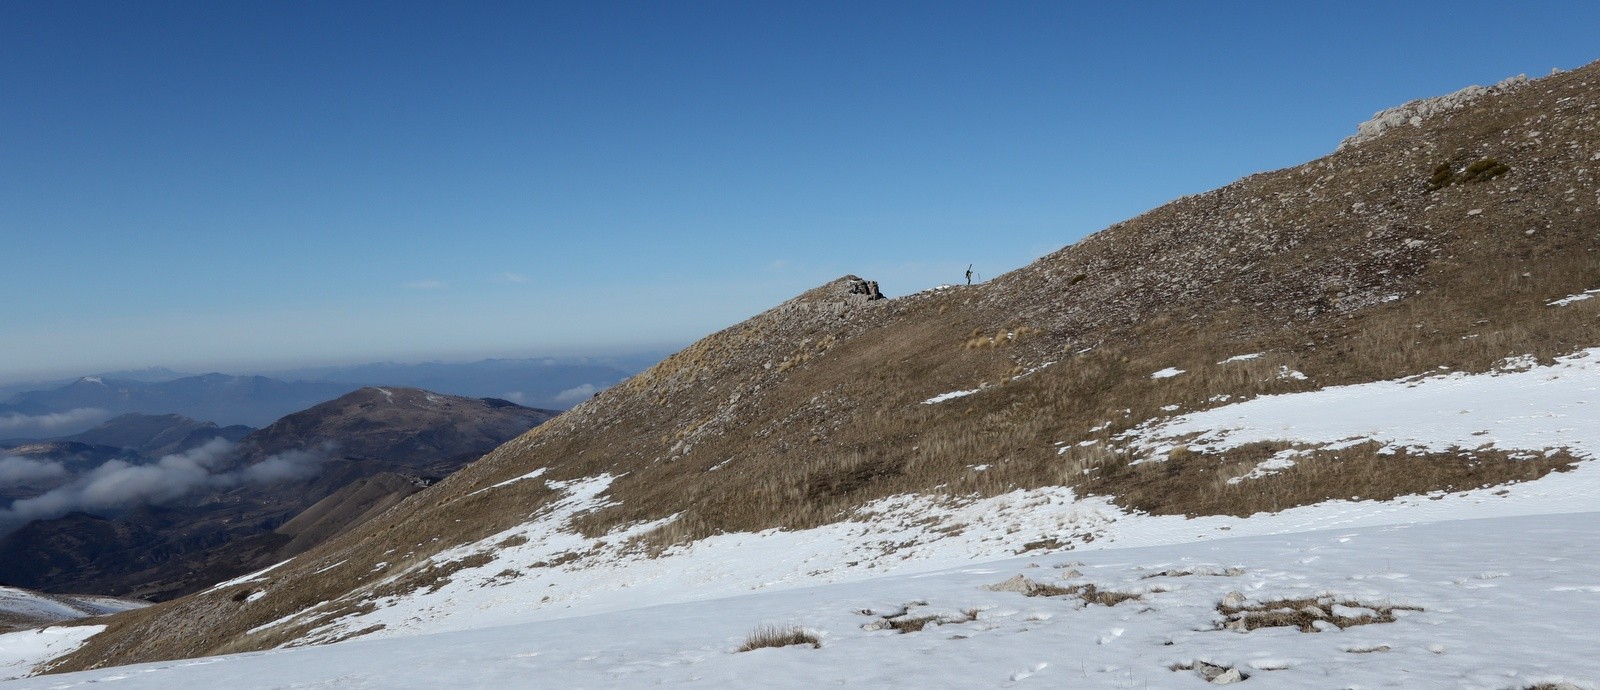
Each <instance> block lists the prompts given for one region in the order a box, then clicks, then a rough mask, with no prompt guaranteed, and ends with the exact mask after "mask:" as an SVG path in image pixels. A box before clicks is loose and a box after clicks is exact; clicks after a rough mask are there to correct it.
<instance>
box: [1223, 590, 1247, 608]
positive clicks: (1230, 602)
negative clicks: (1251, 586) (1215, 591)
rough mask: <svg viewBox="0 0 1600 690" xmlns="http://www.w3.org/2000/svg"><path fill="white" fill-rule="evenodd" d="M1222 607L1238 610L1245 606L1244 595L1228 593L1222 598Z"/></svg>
mask: <svg viewBox="0 0 1600 690" xmlns="http://www.w3.org/2000/svg"><path fill="white" fill-rule="evenodd" d="M1222 605H1223V606H1226V607H1228V608H1230V609H1236V608H1239V607H1240V606H1244V593H1243V592H1228V593H1227V594H1226V595H1224V596H1223V597H1222Z"/></svg>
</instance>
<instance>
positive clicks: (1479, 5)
mask: <svg viewBox="0 0 1600 690" xmlns="http://www.w3.org/2000/svg"><path fill="white" fill-rule="evenodd" d="M1597 23H1600V5H1596V4H1592V3H1588V4H1585V3H1563V4H1554V3H1550V4H1538V5H1525V6H1524V5H1518V6H1507V5H1503V4H1495V3H1488V2H1474V1H1459V2H1452V3H1449V4H1443V3H1441V4H1419V3H1410V4H1404V5H1393V4H1382V5H1379V4H1372V5H1369V6H1364V5H1361V4H1359V3H1357V4H1354V5H1352V4H1349V3H1341V4H1339V5H1334V6H1311V5H1305V4H1299V3H1287V4H1286V3H1264V2H1253V3H1230V4H1227V5H1210V4H1191V3H1155V2H1151V3H1119V4H1115V5H1071V4H1066V3H1053V4H1052V3H1040V4H1018V5H992V4H977V3H972V4H964V3H953V2H935V3H918V4H915V5H907V4H897V3H871V2H869V3H809V4H805V5H796V6H777V5H745V4H738V3H715V2H705V3H648V2H639V3H628V2H624V3H607V4H603V5H584V4H577V5H547V4H535V3H528V4H501V5H482V4H473V5H468V6H443V5H438V4H435V3H423V2H391V3H370V4H363V3H334V4H248V3H247V4H237V3H220V4H219V3H192V2H148V3H145V2H141V3H116V2H105V1H100V2H95V1H90V2H81V3H72V4H69V5H63V4H59V3H10V4H6V5H4V6H0V93H5V94H6V98H5V100H4V104H3V105H0V126H3V127H4V130H5V131H6V132H7V136H6V137H4V138H0V161H4V163H3V164H0V255H4V256H6V257H7V259H8V263H7V269H6V270H5V271H3V272H0V289H3V290H4V292H5V294H6V295H8V297H9V299H7V300H3V301H0V323H3V324H5V327H4V328H3V329H0V382H4V381H16V380H30V379H37V378H40V377H50V376H72V375H81V374H83V373H89V372H95V371H104V370H117V369H130V368H142V367H147V366H152V365H154V366H166V367H170V368H173V369H203V370H218V371H242V370H248V369H262V368H272V367H277V368H294V367H298V366H312V365H320V364H327V363H339V362H343V363H359V362H371V361H383V360H399V361H419V360H429V359H438V358H453V359H469V360H470V359H479V358H484V357H493V356H510V357H516V356H525V355H532V356H542V355H544V354H560V353H584V352H596V351H601V350H609V351H626V350H639V349H651V348H655V347H659V344H663V343H666V344H686V343H689V342H692V341H694V340H696V339H698V338H700V337H702V336H704V335H706V334H709V333H711V332H714V331H716V330H718V329H721V328H724V327H727V326H730V325H733V324H735V323H738V322H740V321H742V320H744V319H746V318H748V317H749V316H752V315H754V314H756V313H759V312H761V311H763V310H765V309H767V308H770V307H772V306H774V305H776V304H778V303H780V302H782V301H784V300H786V299H788V298H790V297H792V296H794V295H796V294H799V293H800V292H802V291H804V290H807V289H809V288H812V287H815V286H817V285H820V284H822V283H825V282H827V281H829V280H832V279H834V278H837V277H838V276H841V275H844V274H856V275H860V276H863V277H866V278H870V279H873V280H876V281H878V282H879V283H880V285H881V286H882V289H883V291H884V292H885V293H886V294H888V295H891V296H895V295H903V294H907V293H911V292H915V291H918V290H922V289H926V288H929V287H933V286H936V285H939V284H941V283H956V282H960V281H961V280H962V279H963V274H964V271H965V270H966V268H967V266H968V265H972V266H973V270H975V271H977V273H978V274H979V277H980V278H983V279H989V278H993V277H995V276H998V275H1000V274H1002V273H1004V272H1006V271H1009V270H1012V269H1016V268H1019V267H1021V266H1023V265H1025V264H1027V263H1029V262H1030V261H1032V260H1034V259H1036V258H1038V257H1040V256H1042V255H1044V254H1046V253H1049V252H1052V251H1054V250H1056V249H1059V248H1061V247H1062V246H1065V245H1068V244H1071V243H1073V242H1075V241H1077V240H1079V239H1081V238H1082V237H1084V236H1085V235H1087V234H1088V233H1091V232H1094V231H1097V230H1100V229H1102V228H1104V227H1107V226H1109V225H1111V224H1113V223H1116V222H1119V221H1122V220H1125V219H1127V218H1130V217H1133V216H1135V215H1137V214H1139V213H1142V212H1144V211H1147V210H1149V209H1151V208H1154V207H1157V206H1159V205H1160V204H1162V203H1165V202H1167V201H1170V200H1172V199H1175V198H1178V197H1181V196H1184V195H1187V194H1194V193H1199V192H1204V191H1207V190H1210V189H1214V188H1216V187H1219V186H1222V185H1225V184H1227V183H1229V182H1232V181H1234V180H1237V179H1239V178H1241V177H1244V176H1247V175H1250V174H1254V173H1258V172H1262V171H1265V170H1271V169H1276V168H1281V167H1285V166H1290V165H1296V164H1299V163H1302V162H1305V161H1307V160H1311V159H1315V158H1317V157H1320V156H1322V155H1325V154H1327V153H1329V152H1331V151H1333V149H1334V147H1335V146H1337V145H1338V143H1339V141H1340V140H1342V139H1343V138H1344V137H1346V136H1349V135H1350V134H1352V133H1354V132H1355V129H1356V126H1357V124H1359V123H1360V122H1362V121H1364V120H1366V119H1367V118H1368V117H1370V116H1371V114H1372V113H1373V112H1374V111H1377V110H1381V109H1384V108H1389V107H1393V106H1396V105H1399V104H1401V103H1404V102H1406V101H1409V100H1413V99H1416V98H1422V97H1428V96H1434V95H1438V94H1443V93H1448V92H1451V91H1455V90H1457V89H1460V88H1462V87H1465V86H1468V85H1470V84H1489V83H1493V82H1496V81H1499V80H1501V79H1504V78H1506V77H1510V76H1513V75H1516V74H1521V73H1526V74H1528V75H1529V76H1542V75H1544V74H1547V73H1548V72H1549V71H1550V70H1551V69H1552V68H1562V69H1570V68H1574V67H1578V66H1581V65H1583V64H1586V63H1588V62H1590V61H1592V60H1594V59H1596V58H1597V57H1600V53H1596V52H1595V48H1594V42H1593V40H1592V38H1591V37H1590V36H1589V34H1590V32H1591V29H1590V27H1592V26H1594V25H1595V24H1597ZM1491 39H1492V40H1491ZM1478 40H1483V41H1488V43H1487V45H1490V46H1492V49H1483V50H1479V49H1467V48H1462V49H1452V48H1449V46H1474V45H1478V44H1477V43H1476V41H1478ZM1441 55H1448V58H1447V59H1444V58H1441Z"/></svg>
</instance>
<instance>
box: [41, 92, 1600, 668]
mask: <svg viewBox="0 0 1600 690" xmlns="http://www.w3.org/2000/svg"><path fill="white" fill-rule="evenodd" d="M1427 110H1429V111H1433V112H1430V113H1429V114H1428V115H1427V116H1426V117H1424V118H1422V119H1421V121H1420V123H1419V124H1415V125H1413V124H1409V123H1402V124H1400V125H1399V126H1396V127H1392V128H1390V129H1389V130H1388V131H1385V132H1383V133H1381V134H1379V135H1377V136H1374V137H1371V138H1369V139H1368V140H1366V141H1362V142H1358V143H1352V144H1350V145H1348V146H1345V147H1342V148H1341V149H1340V150H1339V151H1337V152H1335V153H1333V154H1331V155H1329V156H1327V157H1324V158H1322V159H1319V160H1316V161H1312V162H1310V163H1306V164H1304V165H1301V166H1298V167H1294V168H1289V169H1285V170H1278V171H1274V172H1270V173H1264V174H1260V175H1254V176H1251V177H1248V178H1245V179H1242V180H1240V181H1238V182H1236V183H1234V184H1231V185H1229V186H1227V187H1224V188H1222V189H1219V190H1216V191H1213V192H1209V193H1206V194H1200V195H1195V196H1191V197H1185V198H1183V199H1179V200H1177V201H1174V202H1172V203H1170V204H1168V205H1166V206H1163V207H1161V208H1158V209H1155V210H1153V211H1151V212H1149V213H1146V214H1144V215H1141V216H1139V217H1137V218H1134V219H1131V220H1129V221H1126V222H1123V223H1119V224H1117V225H1115V226H1112V227H1110V228H1107V229H1105V230H1103V231H1101V232H1099V233H1096V234H1095V235H1093V236H1091V237H1089V238H1086V239H1084V240H1083V241H1081V242H1078V243H1077V244H1074V245H1072V246H1069V247H1066V248H1064V249H1062V250H1060V251H1058V252H1056V253H1054V254H1051V255H1049V256H1046V257H1044V258H1042V259H1040V260H1039V261H1037V262H1035V263H1034V264H1032V265H1029V266H1027V267H1025V268H1022V269H1019V270H1017V271H1014V272H1012V273H1009V274H1007V275H1004V276H1001V277H1000V278H997V279H996V280H994V281H992V282H990V283H987V284H983V285H976V286H971V287H966V286H961V287H951V288H945V289H939V290H934V291H929V292H926V293H921V294H916V295H910V296H906V297H901V298H898V299H890V300H870V299H868V298H867V296H866V295H863V294H858V292H857V291H856V290H855V289H854V288H855V287H856V285H857V281H856V280H855V279H854V278H853V277H845V278H841V279H840V280H838V281H834V282H832V283H829V284H827V285H824V286H821V287H819V288H817V289H814V290H812V291H810V292H807V293H805V294H803V295H801V296H800V297H797V298H795V299H794V300H791V301H789V302H786V303H785V304H783V305H780V306H778V307H777V308H774V309H772V310H770V311H768V312H765V313H763V314H761V315H758V316H756V317H754V318H752V319H750V320H749V321H746V322H744V323H741V324H739V325H737V326H734V327H732V328H729V329H727V330H724V331H721V332H719V333H716V334H713V335H711V336H709V337H707V338H705V339H704V340H702V341H700V342H698V343H696V344H695V345H693V346H691V347H690V348H688V349H686V350H684V351H683V352H680V353H678V354H676V355H673V356H672V357H670V358H668V359H667V360H666V361H664V362H662V363H661V364H660V365H658V366H656V367H654V368H652V369H651V370H649V371H647V372H644V373H642V374H640V375H638V376H635V377H633V378H632V379H630V380H629V381H627V382H626V383H624V384H622V385H620V386H617V387H616V388H613V389H611V390H608V391H607V392H605V393H604V394H602V395H601V396H599V397H598V398H596V399H594V400H591V401H589V402H586V403H584V404H582V405H580V406H578V407H577V408H575V409H573V410H572V411H570V412H568V413H566V414H564V415H562V416H561V417H558V418H557V419H555V420H552V421H551V422H549V423H547V424H545V425H542V426H540V427H538V428H536V429H534V430H533V431H531V432H529V433H528V434H525V435H523V436H522V437H521V438H519V439H517V440H515V441H512V442H510V443H507V444H506V445H504V446H501V447H500V448H499V449H497V450H495V451H494V452H493V453H491V454H489V455H488V456H486V457H485V458H484V459H483V460H481V461H479V462H477V463H474V464H473V465H471V466H469V467H467V468H465V469H463V470H462V471H460V472H458V473H457V474H455V475H453V476H451V477H450V478H449V479H447V480H446V481H443V482H441V483H439V484H437V485H435V486H433V487H431V488H429V489H428V490H427V491H424V492H421V493H419V494H417V495H415V496H412V497H410V498H408V499H407V500H405V501H404V502H403V503H401V504H400V505H398V506H396V507H395V508H393V509H391V510H389V511H387V512H386V513H384V514H383V515H381V516H379V517H377V518H375V519H373V520H371V521H369V522H367V523H365V524H364V525H363V526H362V527H360V528H358V529H356V530H354V531H352V532H350V533H348V534H345V535H343V536H341V537H338V538H336V539H334V540H332V541H331V542H328V543H326V544H324V545H323V546H321V547H319V548H317V549H315V550H313V551H311V552H309V553H307V554H304V555H303V556H301V557H299V558H297V559H296V560H295V561H293V562H291V563H289V564H287V565H285V566H283V567H282V568H280V569H278V570H276V571H274V572H273V580H274V582H275V583H276V584H275V586H273V587H272V588H271V589H270V591H269V592H267V593H266V594H265V595H264V596H262V597H259V598H258V599H257V600H256V601H253V602H252V604H251V605H250V606H248V607H245V606H241V605H240V604H239V603H238V602H237V601H234V600H233V598H234V597H237V596H240V595H239V593H238V592H236V591H233V590H232V589H222V590H217V591H213V592H207V593H201V594H199V595H196V596H192V597H188V598H185V599H182V600H179V601H175V602H169V603H166V604H163V605H159V606H155V607H151V608H149V609H145V610H141V611H137V612H131V613H129V614H124V615H122V616H120V617H118V618H117V619H115V620H113V621H112V622H111V625H110V627H109V628H108V630H107V631H106V632H105V633H103V634H101V635H99V636H97V637H96V638H94V639H93V640H91V641H90V642H89V644H88V645H86V646H85V647H84V648H82V649H81V650H80V651H79V652H78V653H77V654H75V655H73V656H72V657H69V658H67V659H66V660H65V662H64V663H63V664H61V665H60V666H59V667H58V668H59V669H76V668H88V667H93V666H98V665H105V664H112V663H127V662H131V661H143V660H152V659H160V658H174V657H181V656H194V655H202V654H213V653H223V652H232V651H244V650H249V649H260V648H265V647H270V646H274V645H278V644H283V643H286V642H292V641H295V640H299V639H303V638H304V637H305V636H306V635H309V634H312V633H314V632H315V631H317V630H319V629H323V628H325V627H326V626H328V625H329V624H330V623H332V622H334V621H336V620H338V619H340V618H341V617H342V616H347V615H349V614H351V613H359V612H360V611H363V610H367V611H370V610H373V609H374V608H376V607H378V606H380V605H382V604H383V602H384V601H385V597H389V596H393V595H396V594H403V593H405V592H409V591H414V590H419V589H425V588H428V587H431V586H436V585H437V584H438V583H440V582H441V581H443V580H445V579H447V578H448V577H449V575H450V573H451V568H459V567H464V565H462V562H456V563H455V564H448V563H447V564H440V563H437V562H433V561H430V556H431V555H433V554H436V553H438V552H440V551H442V550H445V549H448V548H450V547H453V546H456V545H460V544H465V543H469V542H472V541H475V540H478V539H482V538H484V537H486V536H489V535H493V534H495V533H497V532H500V531H502V530H504V529H506V528H508V527H511V526H514V525H518V524H522V523H523V522H526V521H528V520H530V519H533V518H536V517H538V516H540V515H544V514H548V513H549V512H550V511H551V510H552V507H551V505H550V503H551V501H552V500H555V499H557V498H559V497H561V496H562V494H561V493H560V492H558V491H554V490H552V488H551V485H550V484H547V483H546V482H543V481H541V482H531V481H524V482H515V481H514V480H515V479H516V478H518V477H521V476H525V475H528V474H529V473H531V472H534V471H536V470H541V469H542V470H543V474H541V475H540V477H541V479H544V480H548V481H550V482H562V481H575V480H582V479H585V478H591V477H596V476H601V475H611V476H614V477H616V478H615V479H614V480H613V481H612V483H611V484H610V486H609V488H608V490H607V491H606V493H605V496H604V498H605V499H606V500H607V502H608V504H607V505H606V506H604V507H602V508H599V509H596V510H590V511H585V512H582V513H580V514H579V515H577V516H576V517H575V518H574V519H573V526H574V527H576V528H577V529H580V530H581V531H583V532H584V533H586V534H588V535H590V536H600V535H605V534H607V533H608V532H611V531H612V530H614V529H616V528H619V527H623V526H628V525H637V524H639V523H642V522H647V521H660V526H659V527H658V528H656V529H655V530H654V531H652V532H649V533H648V534H646V535H645V536H643V537H642V538H640V539H638V540H636V541H635V542H633V543H632V544H631V547H633V548H637V549H639V550H644V551H649V550H651V549H657V548H661V547H664V546H667V545H671V544H675V543H682V542H684V541H687V540H693V539H697V538H700V537H705V536H708V535H713V534H717V533H723V532H741V531H751V530H760V529H765V528H774V527H776V528H805V527H811V526H816V525H822V524H827V523H830V522H834V521H838V520H841V519H844V518H845V517H848V516H851V515H852V511H854V510H855V509H857V508H859V507H861V506H863V505H865V504H867V503H868V502H870V501H873V500H876V499H880V498H883V497H886V496H891V495H895V494H900V493H920V494H933V495H943V496H952V497H962V496H989V495H994V494H997V493H1000V492H1005V491H1008V490H1011V489H1013V488H1029V487H1040V486H1050V485H1067V486H1071V487H1074V488H1075V489H1076V490H1078V491H1079V492H1080V494H1081V493H1093V494H1100V495H1105V496H1109V497H1111V498H1112V499H1113V500H1115V501H1116V502H1118V503H1119V504H1120V505H1122V506H1124V507H1126V508H1131V509H1138V510H1144V511H1150V512H1155V513H1174V514H1206V513H1233V514H1248V513H1250V512H1254V511H1257V510H1279V509H1283V508H1286V507H1290V506H1294V505H1302V504H1306V503H1312V502H1316V501H1320V500H1324V499H1327V498H1332V497H1349V496H1351V495H1353V494H1355V495H1360V496H1362V497H1364V498H1367V499H1384V498H1389V497H1393V496H1396V495H1401V494H1408V493H1417V492H1426V491H1430V490H1434V489H1440V488H1446V487H1469V486H1470V487H1477V486H1482V485H1484V484H1486V483H1487V484H1494V483H1502V482H1508V481H1517V480H1525V479H1530V478H1534V477H1537V476H1540V475H1542V474H1543V473H1546V472H1549V471H1553V470H1559V469H1562V468H1564V467H1566V466H1567V465H1569V464H1570V463H1572V462H1576V461H1577V460H1576V459H1575V458H1573V457H1571V456H1568V455H1563V454H1560V453H1555V454H1552V455H1550V456H1548V457H1545V458H1542V459H1538V460H1515V459H1512V458H1510V457H1508V456H1506V455H1504V454H1502V453H1498V452H1496V451H1494V450H1493V449H1478V450H1476V451H1473V450H1467V451H1460V452H1448V453H1433V454H1428V453H1411V454H1407V455H1405V456H1404V457H1403V458H1402V459H1400V460H1398V461H1388V460H1386V459H1383V458H1379V457H1378V456H1377V455H1376V454H1375V450H1374V449H1373V448H1371V447H1364V446H1356V447H1352V448H1347V449H1343V450H1325V451H1324V452H1322V453H1320V454H1318V455H1317V456H1315V457H1313V458H1311V459H1309V460H1307V461H1303V462H1301V463H1299V464H1298V465H1296V466H1295V467H1294V468H1291V469H1289V470H1287V471H1284V472H1281V473H1279V474H1276V475H1273V476H1271V477H1267V478H1264V479H1261V480H1257V481H1253V482H1249V483H1240V484H1229V483H1228V482H1227V479H1229V478H1231V477H1236V476H1239V475H1240V474H1242V473H1244V472H1245V471H1248V469H1249V468H1251V467H1254V465H1255V463H1256V461H1258V460H1260V459H1261V458H1262V457H1263V456H1264V455H1269V454H1270V453H1271V452H1274V451H1275V450H1276V448H1274V447H1272V446H1271V445H1270V444H1268V445H1265V446H1263V445H1256V446H1248V447H1244V448H1237V449H1233V450H1229V451H1225V452H1218V453H1202V452H1188V451H1186V450H1185V449H1183V448H1175V449H1173V450H1172V451H1170V452H1169V453H1167V455H1166V457H1164V458H1162V459H1165V460H1166V462H1139V463H1136V462H1135V461H1136V460H1141V459H1149V458H1143V457H1141V456H1140V455H1138V453H1137V452H1136V451H1135V450H1134V449H1132V448H1128V447H1125V446H1122V445H1119V442H1118V434H1120V433H1121V432H1123V431H1125V430H1128V429H1130V428H1132V427H1134V426H1135V425H1138V424H1140V423H1142V422H1145V421H1147V420H1151V419H1156V418H1161V417H1164V416H1170V415H1172V414H1177V413H1181V412H1187V411H1192V410H1197V409H1203V408H1208V407H1213V406H1216V405H1220V404H1222V403H1223V402H1225V401H1230V400H1231V401H1237V400H1239V399H1241V398H1248V397H1252V396H1259V395H1263V394H1270V393H1280V392H1292V391H1303V390H1310V389H1314V388H1320V387H1325V386H1329V385H1336V384H1344V383H1356V382H1364V381H1374V380H1380V379H1390V378H1398V377H1404V376H1410V375H1416V374H1422V373H1426V372H1431V371H1436V370H1438V368H1440V367H1445V368H1449V369H1451V370H1456V371H1487V370H1489V369H1491V368H1492V367H1494V366H1495V365H1496V364H1497V363H1499V362H1501V361H1502V360H1504V359H1506V358H1508V357H1517V356H1522V355H1533V356H1534V357H1537V358H1543V359H1548V358H1550V357H1553V356H1555V355H1559V354H1565V353H1569V352H1572V351H1573V350H1575V349H1578V348H1580V347H1584V346H1593V345H1596V344H1600V321H1597V320H1596V318H1595V316H1596V309H1597V305H1600V300H1589V301H1581V302H1573V303H1570V304H1566V305H1564V306H1559V307H1557V306H1550V302H1552V301H1553V300H1557V299H1558V298H1562V297H1565V296H1567V295H1573V294H1576V293H1582V292H1584V291H1585V290H1589V289H1594V288H1597V287H1600V255H1597V253H1596V252H1597V250H1600V235H1597V232H1596V228H1597V227H1600V196H1597V179H1596V178H1597V176H1600V129H1597V127H1600V64H1597V65H1590V66H1588V67H1585V68H1582V69H1579V70H1575V71H1572V72H1567V73H1563V74H1559V75H1555V76H1551V77H1549V78H1545V79H1540V80H1537V81H1534V82H1531V83H1528V84H1526V85H1512V86H1508V87H1506V88H1503V89H1498V90H1494V91H1491V92H1489V93H1486V94H1483V95H1481V96H1479V97H1477V98H1475V99H1471V100H1469V101H1466V102H1464V103H1463V104H1462V105H1461V106H1460V107H1458V108H1457V107H1449V108H1428V109H1427ZM1173 155H1181V152H1174V154H1173ZM1152 164H1159V161H1153V162H1152ZM1256 353H1260V356H1259V357H1256V358H1254V359H1248V360H1235V361H1225V360H1228V359H1229V358H1231V357H1234V356H1237V355H1246V354H1256ZM1168 369H1176V370H1182V372H1183V373H1182V374H1180V375H1176V376H1172V377H1162V378H1158V377H1153V376H1152V374H1155V373H1156V372H1160V371H1163V370H1168ZM954 391H976V392H972V393H970V394H966V395H962V396H959V397H953V398H945V399H943V400H942V401H941V402H929V401H931V400H934V399H935V398H936V397H938V396H940V395H941V394H945V393H949V392H954ZM1090 440H1093V441H1096V443H1094V444H1092V445H1079V444H1080V443H1082V442H1085V441H1090ZM976 468H982V470H983V471H975V470H976ZM505 482H513V483H509V484H504V483H505ZM495 485H501V486H500V488H498V489H497V490H495V491H483V490H484V489H485V488H487V487H491V486H495ZM1353 487H1358V490H1353ZM572 557H573V558H575V559H582V558H585V557H586V556H585V554H583V553H577V552H575V553H573V555H572ZM589 557H594V556H592V555H591V556H589ZM375 564H383V567H381V568H375V567H374V566H375ZM241 591H242V590H241ZM241 598H242V597H241ZM313 607H318V608H317V609H316V611H317V612H316V613H315V614H314V615H302V616H300V617H298V618H296V619H295V620H294V622H293V623H292V624H283V625H276V626H266V627H264V628H262V629H259V630H254V631H253V632H252V630H253V629H256V628H258V627H260V626H265V624H267V623H270V622H273V621H277V620H280V619H284V618H285V617H286V616H291V615H294V614H296V613H299V612H305V611H307V610H309V609H312V608H313Z"/></svg>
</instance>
